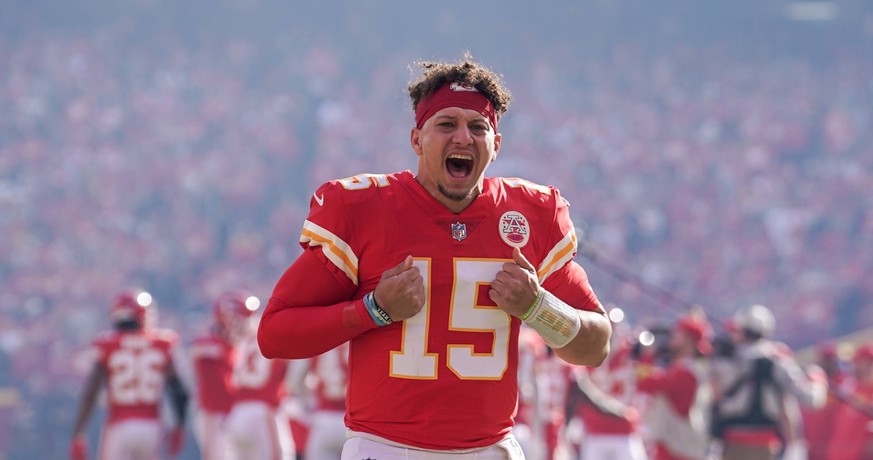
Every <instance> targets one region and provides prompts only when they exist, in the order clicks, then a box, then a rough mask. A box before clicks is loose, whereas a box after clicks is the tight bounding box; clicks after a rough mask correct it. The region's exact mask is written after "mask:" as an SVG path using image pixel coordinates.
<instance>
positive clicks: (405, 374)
mask: <svg viewBox="0 0 873 460" xmlns="http://www.w3.org/2000/svg"><path fill="white" fill-rule="evenodd" d="M504 262H506V260H504V259H464V258H456V259H454V262H453V269H454V274H453V279H452V284H453V285H452V298H451V304H450V305H449V325H448V330H450V331H467V332H480V333H483V334H491V335H492V336H493V337H494V339H493V342H492V346H491V350H490V352H486V353H476V352H474V351H473V344H464V343H458V344H449V345H447V346H446V350H444V351H443V350H428V349H427V343H428V334H429V333H430V332H431V331H433V329H432V328H433V327H436V326H435V325H433V324H431V321H430V308H431V302H430V279H431V270H430V260H429V259H416V260H415V261H414V262H413V264H414V266H416V267H418V269H419V270H420V271H421V275H422V278H424V290H425V302H424V307H423V308H422V309H421V311H420V312H418V314H417V315H415V316H413V317H412V318H409V319H407V320H406V321H404V322H403V339H402V344H401V348H400V351H392V352H391V367H390V372H391V376H392V377H398V378H407V379H422V380H433V379H436V378H437V369H438V361H439V353H441V352H444V353H446V365H447V366H448V368H449V369H450V370H451V371H452V372H453V373H454V374H455V375H457V376H458V377H459V378H461V379H463V380H500V379H501V378H502V377H503V374H504V373H505V372H506V370H507V368H508V366H509V332H510V325H511V321H512V318H511V317H510V316H509V315H508V314H506V313H504V312H503V311H502V310H500V309H499V308H497V307H494V306H490V305H479V304H478V299H477V294H478V293H479V292H480V289H487V286H486V285H487V284H489V283H490V282H491V281H492V280H493V279H494V276H495V275H496V274H497V272H498V271H500V270H501V269H502V265H503V263H504Z"/></svg>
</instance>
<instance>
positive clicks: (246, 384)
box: [232, 340, 272, 389]
mask: <svg viewBox="0 0 873 460" xmlns="http://www.w3.org/2000/svg"><path fill="white" fill-rule="evenodd" d="M238 353H239V358H238V360H237V362H236V365H235V366H234V369H233V374H232V375H233V376H232V379H233V383H234V385H235V386H237V387H239V388H250V389H257V388H263V387H264V386H266V384H267V381H269V380H270V373H271V371H272V361H270V360H268V359H267V358H264V357H263V356H262V355H261V352H260V349H258V344H257V342H255V341H253V340H246V341H244V342H243V343H241V344H240V345H239V351H238Z"/></svg>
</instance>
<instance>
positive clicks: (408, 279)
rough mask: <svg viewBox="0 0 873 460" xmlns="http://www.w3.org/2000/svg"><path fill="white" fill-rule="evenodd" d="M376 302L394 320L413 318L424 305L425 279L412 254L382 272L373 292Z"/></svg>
mask: <svg viewBox="0 0 873 460" xmlns="http://www.w3.org/2000/svg"><path fill="white" fill-rule="evenodd" d="M373 296H374V298H375V300H376V303H377V304H379V307H381V308H382V310H385V312H386V313H388V316H390V317H391V319H392V320H393V321H403V320H405V319H408V318H412V317H413V316H415V315H416V314H417V313H418V312H419V311H421V309H422V307H424V279H422V277H421V272H420V271H419V270H418V267H414V266H412V256H406V258H405V259H403V262H401V263H400V265H397V266H396V267H393V268H389V269H388V270H385V272H384V273H382V278H381V279H379V284H378V285H377V286H376V290H375V291H374V293H373Z"/></svg>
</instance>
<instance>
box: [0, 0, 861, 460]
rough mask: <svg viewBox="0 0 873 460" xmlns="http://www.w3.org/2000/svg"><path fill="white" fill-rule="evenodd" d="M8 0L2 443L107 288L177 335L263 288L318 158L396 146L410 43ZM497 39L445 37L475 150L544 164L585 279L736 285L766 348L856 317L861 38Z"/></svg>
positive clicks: (0, 129) (46, 425) (30, 419)
mask: <svg viewBox="0 0 873 460" xmlns="http://www.w3.org/2000/svg"><path fill="white" fill-rule="evenodd" d="M145 4H147V2H146V3H145ZM343 19H344V21H346V22H344V23H343V26H345V27H351V29H353V30H354V28H355V24H354V23H353V21H352V22H351V23H350V22H349V21H351V19H350V18H348V17H346V18H343ZM24 20H25V22H24V26H18V27H17V28H16V29H15V30H16V31H17V33H16V34H14V36H11V37H10V38H9V39H5V40H2V41H0V63H2V66H0V209H2V212H0V233H2V235H3V237H2V238H0V254H3V255H4V256H3V257H2V263H0V285H2V286H3V289H2V291H0V387H2V389H3V392H2V393H0V411H6V412H7V413H9V414H11V415H10V416H9V417H7V416H5V415H4V416H3V417H0V419H2V420H3V422H2V423H7V421H14V422H15V428H14V429H13V428H12V427H10V428H9V430H17V431H13V435H15V436H17V438H16V439H17V441H18V442H17V443H16V446H17V448H19V449H20V452H28V453H34V452H43V453H45V452H47V454H46V455H47V456H51V455H52V454H51V452H57V450H55V449H63V448H65V443H64V441H63V440H62V439H63V436H62V435H60V437H59V438H58V439H60V440H59V441H57V442H54V441H52V440H51V439H50V440H49V441H48V442H45V440H44V439H43V438H38V437H35V435H30V434H28V433H34V432H35V431H33V430H35V429H36V428H40V429H51V427H55V428H57V427H66V426H69V423H70V418H71V417H72V399H73V397H74V395H75V393H76V391H77V388H78V385H79V384H80V380H81V378H82V372H83V370H82V369H81V366H77V361H76V359H75V356H76V355H77V351H78V350H80V349H82V348H83V347H84V346H85V345H86V344H87V342H88V340H90V338H91V337H92V336H93V335H94V333H96V332H97V331H98V330H101V329H104V328H106V327H107V321H106V315H107V307H106V306H107V305H108V304H109V300H110V298H111V296H112V295H114V293H115V292H116V291H117V290H118V289H120V288H121V287H124V286H128V285H132V284H136V285H140V286H145V287H147V288H148V289H149V290H150V291H151V292H153V294H154V296H155V300H156V301H157V303H158V305H159V306H160V307H161V308H160V312H161V315H162V317H161V322H162V323H163V324H165V325H167V326H168V327H171V328H174V329H176V330H177V331H179V333H180V334H181V336H182V337H183V338H187V339H188V340H190V338H193V337H194V336H195V335H196V334H197V333H199V332H200V331H201V330H202V329H203V327H204V326H203V324H204V318H205V316H206V314H207V313H206V311H207V310H208V307H207V306H206V301H205V300H204V299H211V298H215V297H216V296H217V295H218V294H219V293H220V292H222V291H223V290H224V289H225V288H226V287H227V286H234V285H237V286H238V285H243V286H248V287H249V288H250V289H251V290H253V291H255V292H257V293H258V295H260V296H262V297H266V296H268V295H269V289H270V288H271V286H272V281H273V280H275V279H276V277H277V276H278V275H279V274H280V273H281V272H282V270H284V268H285V267H286V266H287V264H289V263H290V261H291V260H293V258H294V257H295V255H296V254H297V251H298V246H297V244H296V239H297V236H298V232H299V226H300V224H301V222H302V221H303V219H304V217H305V214H306V211H307V209H308V203H309V196H310V193H311V192H312V190H314V188H315V187H316V186H317V185H318V184H319V183H321V182H323V181H325V180H328V179H333V178H338V177H346V176H350V175H353V174H357V173H360V172H384V171H393V170H399V169H406V168H412V167H413V166H414V163H413V162H414V157H413V156H412V153H411V152H410V150H409V146H408V141H407V139H408V137H407V136H408V129H409V127H410V126H411V116H412V115H411V110H410V108H409V107H407V106H408V103H407V102H406V100H405V99H404V95H403V93H402V91H400V90H398V89H402V88H403V87H404V86H405V82H406V81H407V80H408V78H409V75H407V74H405V73H403V72H402V71H400V72H398V69H404V68H405V65H406V64H407V63H408V60H409V58H410V56H409V53H410V52H411V51H410V48H405V47H402V46H396V47H394V48H391V47H389V46H388V45H387V44H386V43H385V42H379V41H369V42H368V41H357V42H356V41H350V40H343V37H332V36H331V34H330V33H329V31H322V30H321V29H320V27H319V26H318V25H315V24H311V25H306V24H296V25H295V27H296V29H295V30H294V31H292V32H289V34H288V35H277V36H275V37H269V38H263V37H261V38H256V37H255V36H253V35H245V34H237V35H234V34H229V35H218V36H216V35H209V34H205V35H201V36H196V34H194V35H195V36H185V35H184V34H183V33H182V32H178V31H174V29H160V28H159V29H157V30H156V31H155V30H150V31H144V30H143V29H141V26H138V25H137V24H136V23H135V22H133V21H131V20H130V18H129V17H128V18H125V17H122V18H120V20H118V21H112V22H107V23H105V24H100V25H99V26H96V27H84V26H83V27H78V28H76V27H71V28H68V29H62V30H53V29H51V28H49V27H46V26H44V25H42V24H39V23H33V24H31V23H28V22H27V18H26V17H25V18H24ZM449 25H451V24H449ZM30 26H32V27H30ZM520 29H521V31H522V32H524V31H528V32H529V29H526V28H524V27H520ZM300 36H312V37H317V38H316V39H309V40H297V38H299V37H300ZM517 41H518V42H517V43H514V44H523V43H526V44H527V48H525V49H523V50H521V51H520V52H517V53H516V52H515V51H509V50H504V51H502V52H494V53H491V54H485V53H479V52H478V50H477V49H476V48H475V47H472V46H469V45H468V46H469V47H470V48H472V51H473V53H474V55H475V56H476V57H477V58H480V59H482V60H483V61H484V62H486V63H489V64H492V63H494V64H496V65H495V67H496V68H498V69H500V68H501V63H503V65H502V67H503V68H505V69H506V71H505V76H506V77H507V83H508V86H509V88H510V89H511V90H512V91H513V94H514V102H513V106H512V108H511V109H510V112H509V114H508V116H507V117H506V119H505V120H504V121H502V122H501V131H503V132H504V136H505V147H504V149H503V150H502V151H501V158H500V159H499V161H498V162H497V163H495V165H494V167H493V170H492V171H491V172H490V173H491V174H493V175H506V176H515V175H524V176H525V177H526V178H528V179H531V180H535V181H538V182H541V183H547V184H553V185H556V186H558V187H559V188H560V189H561V191H562V194H563V195H564V196H565V197H566V198H567V199H568V200H569V201H570V203H571V204H572V212H573V218H574V221H575V222H576V223H577V225H579V226H580V232H579V234H580V235H581V236H582V242H581V243H582V248H583V250H584V251H583V252H582V254H581V255H580V262H581V263H582V265H583V266H585V267H586V269H587V270H588V271H589V273H590V274H591V278H592V283H593V284H594V285H595V288H596V290H597V292H598V293H600V296H601V297H603V300H604V301H608V302H609V303H611V304H615V305H620V306H621V307H622V308H623V309H624V310H625V311H626V312H627V314H628V316H629V317H631V318H633V320H634V321H638V322H639V323H645V322H647V321H651V320H653V319H662V318H671V317H674V316H675V315H676V313H677V311H678V310H677V308H676V307H677V306H676V305H665V304H664V303H663V302H661V301H660V300H659V299H657V298H654V297H653V296H651V295H650V293H649V292H647V290H646V289H645V286H646V285H650V286H657V287H659V288H662V289H665V290H666V291H668V292H672V293H674V294H675V295H676V296H677V298H680V299H687V300H689V301H693V302H695V303H699V304H702V305H703V306H704V308H705V309H706V311H707V313H708V314H709V315H710V316H711V317H712V318H716V319H718V318H727V317H728V316H730V314H731V312H733V311H734V310H735V309H736V308H737V307H738V306H740V305H745V304H749V303H755V302H760V303H764V304H766V305H768V306H770V308H772V310H773V312H774V314H775V315H776V317H777V318H778V319H779V324H780V328H779V331H778V332H777V334H782V335H781V336H780V337H779V339H780V340H782V341H784V342H785V343H787V344H788V345H789V346H791V347H801V346H806V345H810V344H815V343H820V342H823V341H825V340H827V339H829V338H830V337H833V336H836V335H840V334H844V333H848V332H851V331H854V330H856V329H857V328H859V327H862V326H870V325H873V309H870V308H865V307H867V306H869V304H870V302H871V299H873V283H869V282H867V279H868V278H869V276H870V274H871V271H873V270H871V269H873V211H871V210H870V207H869V197H870V196H873V61H871V60H870V59H867V58H864V57H863V56H866V55H868V54H866V53H867V52H868V51H869V43H867V44H866V45H865V44H853V46H843V44H841V42H834V43H832V44H830V45H829V44H827V43H826V44H824V45H822V48H823V49H825V50H826V52H816V53H804V52H803V50H798V49H783V48H778V47H768V46H762V47H760V48H749V47H747V46H746V45H747V43H742V44H741V45H735V44H732V43H730V42H728V43H716V44H712V43H709V44H700V45H695V44H693V43H691V44H685V45H681V46H675V47H656V46H652V45H650V44H646V43H645V42H641V41H626V42H625V41H621V40H620V39H616V40H615V42H614V43H610V46H607V47H605V48H604V49H605V50H606V51H601V52H588V53H581V52H577V51H576V50H575V49H574V43H572V42H568V41H566V40H564V41H562V40H559V39H550V38H547V37H545V36H538V35H537V36H534V35H531V34H529V33H528V34H524V33H521V34H520V36H519V38H517ZM855 45H857V46H855ZM542 50H549V52H548V53H544V52H542ZM376 51H378V52H384V54H380V55H378V56H376V55H373V54H368V53H374V52H376ZM460 52H461V51H460V50H459V51H457V52H456V53H454V54H451V55H437V56H433V55H431V54H430V53H426V54H424V55H415V56H411V58H412V59H415V58H447V59H455V58H457V57H459V55H460ZM367 56H369V57H370V58H371V59H370V60H368V59H367ZM518 62H523V65H520V64H518ZM593 254H596V255H598V256H599V257H601V258H602V259H609V260H614V261H621V264H622V266H624V267H625V268H627V269H628V270H629V271H630V272H633V273H636V274H638V275H639V277H640V278H639V280H640V283H636V284H634V283H626V282H625V281H624V280H621V279H618V278H616V277H615V276H614V273H610V271H609V270H606V269H602V267H600V266H599V265H598V264H597V263H596V259H595V258H594V257H591V258H590V260H586V256H591V255H593ZM58 429H60V430H61V431H60V432H61V433H63V432H64V431H63V430H64V428H58ZM9 430H2V429H0V449H2V448H3V447H2V446H4V443H5V445H9V443H8V442H7V441H4V439H3V437H4V436H5V437H7V439H8V436H9V434H4V433H9V432H10V431H9ZM31 436H33V437H32V438H31ZM34 455H35V454H34Z"/></svg>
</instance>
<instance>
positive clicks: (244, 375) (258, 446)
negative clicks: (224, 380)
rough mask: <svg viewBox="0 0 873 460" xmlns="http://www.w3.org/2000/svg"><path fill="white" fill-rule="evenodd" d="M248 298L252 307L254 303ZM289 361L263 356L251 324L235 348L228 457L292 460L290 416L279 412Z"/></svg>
mask: <svg viewBox="0 0 873 460" xmlns="http://www.w3.org/2000/svg"><path fill="white" fill-rule="evenodd" d="M252 299H255V300H256V298H255V297H249V301H250V302H251V303H249V305H252V306H255V305H259V302H257V303H254V302H252ZM287 374H288V361H287V360H284V359H273V360H270V359H266V358H264V356H263V355H261V351H260V350H259V348H258V343H257V338H256V336H255V329H254V324H252V323H248V324H247V325H246V328H245V329H244V336H243V338H242V340H241V341H240V343H239V344H238V345H237V347H236V353H235V357H234V365H233V378H232V380H231V382H232V385H233V392H234V402H233V407H231V409H230V412H229V413H228V414H227V421H226V424H225V429H226V434H227V441H228V447H229V453H230V455H229V457H230V458H231V459H235V460H237V459H238V460H259V459H261V460H273V459H276V460H291V459H293V458H294V439H293V438H292V436H291V425H290V424H289V422H288V417H287V415H286V414H285V413H284V412H283V411H280V410H279V406H280V403H281V402H282V399H283V398H284V397H285V396H286V375H287Z"/></svg>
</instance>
